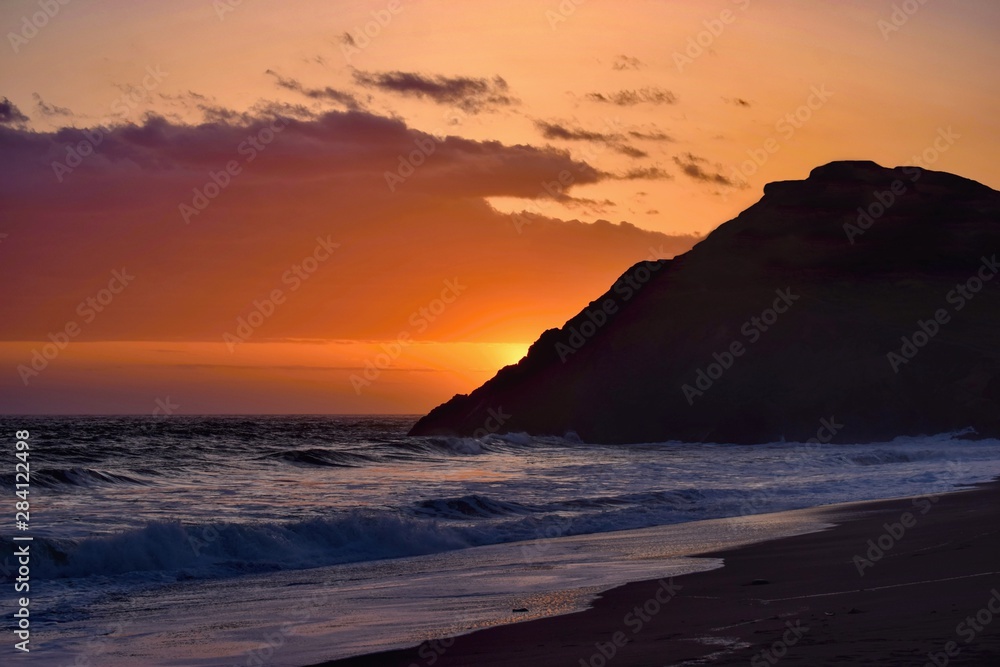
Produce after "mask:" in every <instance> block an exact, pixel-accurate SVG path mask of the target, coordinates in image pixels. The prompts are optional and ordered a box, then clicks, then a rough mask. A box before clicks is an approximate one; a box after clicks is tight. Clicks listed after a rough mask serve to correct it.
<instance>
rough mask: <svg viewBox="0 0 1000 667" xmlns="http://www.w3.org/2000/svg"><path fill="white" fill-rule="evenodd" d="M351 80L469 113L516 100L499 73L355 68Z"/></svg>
mask: <svg viewBox="0 0 1000 667" xmlns="http://www.w3.org/2000/svg"><path fill="white" fill-rule="evenodd" d="M354 81H355V82H356V83H357V84H358V85H361V86H364V87H366V88H375V89H378V90H382V91H385V92H389V93H395V94H397V95H405V96H408V97H416V98H419V99H429V100H431V101H433V102H435V103H437V104H450V105H454V106H456V107H458V108H460V109H462V110H463V111H466V112H468V113H472V114H477V113H482V112H484V111H495V110H497V109H498V108H500V107H507V106H513V105H516V104H519V103H520V100H518V99H517V98H516V97H514V96H513V95H512V94H511V93H510V87H509V86H508V85H507V82H506V81H504V79H503V78H502V77H499V76H495V77H493V78H492V79H482V78H480V79H474V78H471V77H464V76H457V77H447V76H440V75H438V76H425V75H423V74H417V73H414V72H355V73H354Z"/></svg>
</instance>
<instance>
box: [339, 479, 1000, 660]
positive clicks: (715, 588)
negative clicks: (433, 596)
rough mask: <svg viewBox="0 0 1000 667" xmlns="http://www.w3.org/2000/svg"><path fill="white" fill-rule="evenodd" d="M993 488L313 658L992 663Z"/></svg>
mask: <svg viewBox="0 0 1000 667" xmlns="http://www.w3.org/2000/svg"><path fill="white" fill-rule="evenodd" d="M998 496H1000V483H997V482H994V483H991V484H987V485H982V486H979V487H976V488H974V489H971V490H968V491H962V492H956V493H950V494H945V495H941V496H922V497H916V498H905V499H894V500H886V501H878V502H869V503H856V504H851V505H846V506H843V505H842V506H838V507H836V508H832V509H826V510H822V509H821V510H819V513H820V516H821V517H822V518H823V519H824V520H826V521H829V522H831V523H833V524H836V525H835V527H833V528H831V529H828V530H825V531H822V532H817V533H811V534H807V535H800V536H796V537H791V538H785V539H780V540H775V541H770V542H762V543H758V544H754V545H751V546H748V547H743V548H739V549H734V550H731V551H723V552H718V553H712V554H705V555H709V556H715V557H721V558H723V559H724V560H725V566H724V567H723V568H721V569H717V570H713V571H709V572H701V573H697V574H692V575H687V576H683V577H678V578H676V579H673V580H660V581H645V582H637V583H632V584H628V585H626V586H622V587H619V588H616V589H614V590H611V591H608V592H606V593H604V594H602V595H601V596H600V598H599V599H598V600H597V601H596V602H595V603H594V605H593V607H592V608H590V609H588V610H586V611H583V612H579V613H574V614H567V615H564V616H558V617H553V618H546V619H541V620H535V621H530V622H525V623H519V624H515V625H507V626H502V627H497V628H491V629H488V630H483V631H479V632H475V633H472V634H468V635H464V636H460V637H457V638H453V639H443V640H438V641H436V642H432V643H425V644H422V645H421V646H419V647H414V648H411V649H406V650H398V651H389V652H385V653H379V654H373V655H368V656H359V657H356V658H350V659H346V660H337V661H333V662H327V663H323V665H322V666H321V667H376V666H378V667H396V666H400V667H413V666H414V665H417V666H420V667H424V666H426V667H430V666H431V665H436V666H438V667H448V666H459V665H461V666H472V665H477V666H484V667H488V666H501V665H503V666H507V665H520V666H525V667H535V666H538V667H541V666H543V665H544V666H551V665H566V666H567V667H568V666H571V665H572V666H587V665H590V666H591V667H603V666H604V665H622V666H624V665H628V666H630V667H639V666H653V665H684V664H690V665H746V664H750V665H753V666H754V667H759V666H762V665H775V664H778V663H780V664H782V665H935V666H936V667H943V666H944V665H947V664H959V665H987V664H1000V663H998V662H997V661H998V660H1000V527H998V526H1000V516H998V514H1000V502H998V501H1000V498H998Z"/></svg>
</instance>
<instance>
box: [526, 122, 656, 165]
mask: <svg viewBox="0 0 1000 667" xmlns="http://www.w3.org/2000/svg"><path fill="white" fill-rule="evenodd" d="M535 127H537V128H538V129H539V130H541V132H542V136H543V137H545V138H546V139H558V140H561V141H593V142H597V143H602V144H605V145H606V146H607V147H608V148H610V149H611V150H613V151H615V152H618V153H621V154H622V155H627V156H628V157H632V158H642V157H649V154H648V153H647V152H645V151H642V150H639V149H638V148H635V147H633V146H629V145H628V144H626V143H624V142H623V139H624V137H623V136H622V135H621V134H619V133H616V132H614V133H609V134H604V133H601V132H592V131H590V130H583V129H578V128H569V127H567V126H566V125H564V124H562V123H553V122H549V121H544V120H536V121H535Z"/></svg>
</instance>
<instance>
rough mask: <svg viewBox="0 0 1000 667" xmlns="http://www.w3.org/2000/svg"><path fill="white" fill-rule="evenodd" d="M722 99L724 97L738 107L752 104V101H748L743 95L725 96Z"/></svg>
mask: <svg viewBox="0 0 1000 667" xmlns="http://www.w3.org/2000/svg"><path fill="white" fill-rule="evenodd" d="M722 99H724V100H725V101H726V102H729V103H730V104H732V105H735V106H738V107H749V106H750V102H748V101H747V100H745V99H743V98H742V97H723V98H722Z"/></svg>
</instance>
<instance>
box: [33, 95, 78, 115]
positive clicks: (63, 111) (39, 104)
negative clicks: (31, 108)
mask: <svg viewBox="0 0 1000 667" xmlns="http://www.w3.org/2000/svg"><path fill="white" fill-rule="evenodd" d="M31 97H32V99H34V100H35V108H36V109H38V112H39V113H40V114H42V115H43V116H62V117H69V116H72V115H73V112H72V111H70V110H69V109H67V108H66V107H60V106H56V105H55V104H49V103H48V102H46V101H45V100H43V99H42V96H41V95H39V94H38V93H32V94H31Z"/></svg>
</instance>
